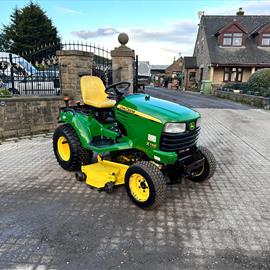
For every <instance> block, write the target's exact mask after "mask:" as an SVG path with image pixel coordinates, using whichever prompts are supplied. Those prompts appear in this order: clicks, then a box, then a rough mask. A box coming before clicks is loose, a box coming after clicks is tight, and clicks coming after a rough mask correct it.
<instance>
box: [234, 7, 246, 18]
mask: <svg viewBox="0 0 270 270" xmlns="http://www.w3.org/2000/svg"><path fill="white" fill-rule="evenodd" d="M236 15H237V16H244V15H245V12H244V11H243V9H242V8H241V7H240V8H239V10H238V11H237V12H236Z"/></svg>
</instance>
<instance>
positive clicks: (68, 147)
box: [53, 124, 93, 171]
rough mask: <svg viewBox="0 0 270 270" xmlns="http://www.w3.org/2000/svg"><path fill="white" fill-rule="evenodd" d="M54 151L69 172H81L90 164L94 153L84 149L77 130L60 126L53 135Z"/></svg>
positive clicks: (61, 164) (59, 161)
mask: <svg viewBox="0 0 270 270" xmlns="http://www.w3.org/2000/svg"><path fill="white" fill-rule="evenodd" d="M53 149H54V154H55V157H56V159H57V161H58V163H59V164H60V166H61V167H62V168H63V169H65V170H68V171H75V170H80V169H81V165H84V164H89V163H90V162H91V160H92V157H93V152H92V151H88V150H86V149H84V148H83V147H82V146H81V143H80V140H79V138H78V136H77V134H76V132H75V130H74V129H73V128H72V127H71V126H70V125H67V124H66V125H61V126H59V127H58V128H57V129H56V130H55V132H54V134H53Z"/></svg>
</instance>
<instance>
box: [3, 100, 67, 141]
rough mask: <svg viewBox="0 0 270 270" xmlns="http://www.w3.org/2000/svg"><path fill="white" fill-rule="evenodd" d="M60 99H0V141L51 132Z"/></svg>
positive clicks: (55, 124) (61, 101) (61, 104)
mask: <svg viewBox="0 0 270 270" xmlns="http://www.w3.org/2000/svg"><path fill="white" fill-rule="evenodd" d="M63 105H64V104H63V100H62V97H13V98H5V99H0V139H5V138H8V137H21V136H26V135H33V134H38V133H44V132H49V131H53V130H54V129H55V127H56V126H57V116H58V113H59V107H61V106H63Z"/></svg>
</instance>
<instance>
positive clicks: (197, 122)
mask: <svg viewBox="0 0 270 270" xmlns="http://www.w3.org/2000/svg"><path fill="white" fill-rule="evenodd" d="M200 126H201V117H200V118H198V119H197V121H196V127H200Z"/></svg>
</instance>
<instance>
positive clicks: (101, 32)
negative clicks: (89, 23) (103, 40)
mask: <svg viewBox="0 0 270 270" xmlns="http://www.w3.org/2000/svg"><path fill="white" fill-rule="evenodd" d="M117 33H119V31H117V30H116V29H115V28H111V27H107V28H98V29H97V30H95V31H85V30H80V31H73V32H71V34H72V35H74V36H76V37H78V38H81V39H89V38H97V37H102V36H111V35H114V34H117Z"/></svg>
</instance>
